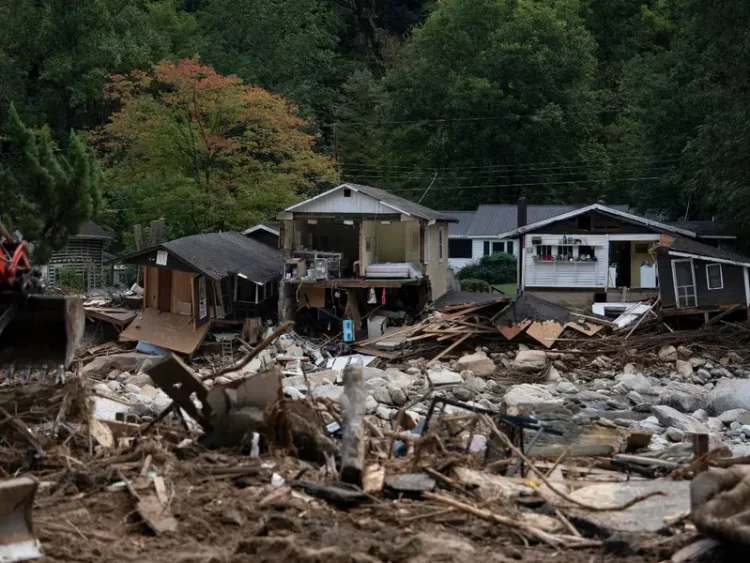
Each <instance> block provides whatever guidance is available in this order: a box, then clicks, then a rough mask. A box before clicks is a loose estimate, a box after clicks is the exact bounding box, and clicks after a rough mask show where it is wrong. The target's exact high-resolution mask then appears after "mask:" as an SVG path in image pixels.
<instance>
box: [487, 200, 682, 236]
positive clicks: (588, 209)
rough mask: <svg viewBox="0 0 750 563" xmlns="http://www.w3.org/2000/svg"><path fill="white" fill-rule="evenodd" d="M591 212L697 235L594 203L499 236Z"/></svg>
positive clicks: (665, 229) (520, 232)
mask: <svg viewBox="0 0 750 563" xmlns="http://www.w3.org/2000/svg"><path fill="white" fill-rule="evenodd" d="M591 211H598V212H600V213H604V214H607V215H611V216H614V217H618V218H620V219H624V220H625V221H628V222H630V223H637V224H639V225H643V226H645V227H650V228H653V229H657V230H661V231H667V232H670V233H676V234H680V235H684V236H686V237H690V238H695V233H694V232H692V231H688V230H685V229H680V228H678V227H673V226H671V225H667V224H666V223H660V222H659V221H654V220H652V219H646V218H645V217H641V216H640V215H633V214H632V213H629V212H627V211H620V210H619V209H617V208H615V207H608V206H606V205H603V204H601V203H594V204H592V205H587V206H586V207H581V208H579V209H576V210H573V211H569V212H568V213H563V214H562V215H558V216H556V217H550V218H548V219H543V220H541V221H537V222H536V223H529V224H528V225H526V226H525V227H519V228H517V229H513V230H510V231H507V232H504V233H500V234H499V235H498V236H499V237H500V238H515V237H518V236H520V235H523V234H525V233H528V232H530V231H535V230H537V229H539V228H541V227H545V226H547V225H550V224H552V223H557V222H558V221H565V220H567V219H573V218H574V217H578V216H579V215H584V214H586V213H589V212H591Z"/></svg>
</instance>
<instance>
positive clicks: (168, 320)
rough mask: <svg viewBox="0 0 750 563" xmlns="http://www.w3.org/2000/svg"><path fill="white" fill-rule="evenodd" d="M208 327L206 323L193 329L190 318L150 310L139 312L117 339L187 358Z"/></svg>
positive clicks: (203, 336)
mask: <svg viewBox="0 0 750 563" xmlns="http://www.w3.org/2000/svg"><path fill="white" fill-rule="evenodd" d="M210 324H211V323H205V324H204V325H202V326H199V327H198V328H196V329H194V328H193V322H192V319H191V317H187V316H185V315H178V314H176V313H165V312H163V311H159V310H157V309H150V308H149V309H144V310H143V311H141V313H140V314H139V315H138V316H137V317H136V318H135V320H134V321H133V322H132V323H130V326H128V328H126V329H125V330H124V331H122V333H121V334H120V340H127V341H131V342H137V341H139V340H141V341H143V342H147V343H148V344H153V345H155V346H160V347H162V348H166V349H167V350H172V351H174V352H179V353H180V354H186V355H188V356H189V355H191V354H192V353H193V352H195V351H196V350H197V349H198V346H200V345H201V343H202V342H203V340H204V339H205V338H206V335H207V334H208V329H209V326H210Z"/></svg>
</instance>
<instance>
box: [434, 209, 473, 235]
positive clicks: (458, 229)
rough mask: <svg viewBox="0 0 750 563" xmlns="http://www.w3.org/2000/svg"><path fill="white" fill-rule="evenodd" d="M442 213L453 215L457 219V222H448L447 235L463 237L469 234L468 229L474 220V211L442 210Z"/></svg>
mask: <svg viewBox="0 0 750 563" xmlns="http://www.w3.org/2000/svg"><path fill="white" fill-rule="evenodd" d="M442 213H443V214H444V215H448V217H453V218H454V219H457V220H458V223H450V224H449V225H448V236H449V237H465V236H468V234H469V229H470V228H471V224H472V222H473V221H474V215H476V213H477V212H476V211H443V212H442Z"/></svg>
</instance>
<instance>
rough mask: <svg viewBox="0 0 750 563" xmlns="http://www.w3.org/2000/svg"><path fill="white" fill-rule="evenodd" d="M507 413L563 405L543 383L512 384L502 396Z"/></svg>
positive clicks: (539, 409) (540, 410)
mask: <svg viewBox="0 0 750 563" xmlns="http://www.w3.org/2000/svg"><path fill="white" fill-rule="evenodd" d="M503 402H504V403H505V404H506V405H507V407H508V412H509V413H518V412H544V411H549V410H555V409H558V408H560V407H562V406H563V399H561V398H559V397H555V396H554V395H553V394H552V393H550V391H549V389H547V388H546V387H545V386H544V385H534V384H530V383H523V384H521V385H515V386H513V387H512V388H511V389H510V391H508V392H507V393H506V394H505V396H504V397H503Z"/></svg>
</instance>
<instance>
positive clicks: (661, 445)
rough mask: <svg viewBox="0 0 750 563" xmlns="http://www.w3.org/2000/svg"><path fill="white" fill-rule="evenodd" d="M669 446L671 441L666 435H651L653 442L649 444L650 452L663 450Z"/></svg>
mask: <svg viewBox="0 0 750 563" xmlns="http://www.w3.org/2000/svg"><path fill="white" fill-rule="evenodd" d="M667 447H669V442H668V441H667V439H666V438H665V437H664V436H660V435H659V434H654V435H653V436H651V442H649V444H648V451H650V452H661V451H663V450H665V449H667Z"/></svg>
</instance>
